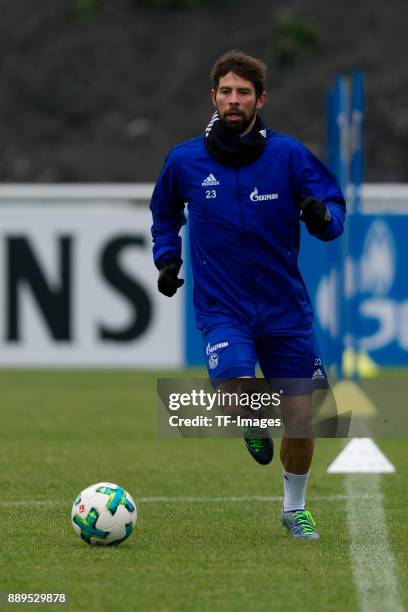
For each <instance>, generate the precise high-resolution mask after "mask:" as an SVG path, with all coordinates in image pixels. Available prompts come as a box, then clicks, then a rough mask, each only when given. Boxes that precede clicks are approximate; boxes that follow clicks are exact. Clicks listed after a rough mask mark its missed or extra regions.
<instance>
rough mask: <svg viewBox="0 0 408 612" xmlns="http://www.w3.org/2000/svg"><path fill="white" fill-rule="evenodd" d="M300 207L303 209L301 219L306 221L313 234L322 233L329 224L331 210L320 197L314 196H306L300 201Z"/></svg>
mask: <svg viewBox="0 0 408 612" xmlns="http://www.w3.org/2000/svg"><path fill="white" fill-rule="evenodd" d="M300 209H301V211H302V216H301V218H300V220H301V221H304V223H305V224H306V227H307V229H308V230H309V232H310V233H311V234H320V233H321V232H323V230H325V229H326V227H327V226H328V225H329V223H330V220H331V214H330V210H329V209H328V208H327V206H326V204H324V202H322V201H321V200H319V198H314V197H313V196H309V197H308V198H305V199H304V200H302V202H301V203H300Z"/></svg>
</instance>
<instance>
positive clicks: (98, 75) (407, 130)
mask: <svg viewBox="0 0 408 612" xmlns="http://www.w3.org/2000/svg"><path fill="white" fill-rule="evenodd" d="M175 5H176V6H175ZM407 17H408V5H407V4H406V2H404V1H403V0H392V1H391V2H383V1H381V2H380V0H365V1H364V0H363V1H361V0H360V2H356V1H355V0H354V1H351V0H343V1H342V2H341V3H335V2H328V1H327V0H307V1H306V0H286V1H285V2H281V1H277V0H256V2H252V3H250V2H248V0H245V1H241V0H234V1H232V0H218V1H216V0H213V1H211V0H201V1H200V0H178V1H175V0H145V1H138V0H114V1H113V0H110V1H108V0H41V2H36V3H34V2H32V0H13V2H12V3H11V2H9V1H8V0H0V79H1V80H0V83H1V88H0V180H1V181H3V182H4V181H7V182H9V181H13V182H26V181H47V182H87V181H97V182H98V181H125V182H133V181H151V180H154V179H155V178H156V176H157V173H158V171H159V169H160V166H161V164H162V160H163V157H164V156H165V154H166V152H167V151H168V149H169V148H170V147H171V146H172V145H173V144H175V143H176V142H178V141H180V140H183V139H185V138H188V137H191V136H194V135H196V134H198V133H200V132H201V131H202V130H203V129H204V127H205V124H206V122H207V120H208V117H209V115H210V113H211V112H212V107H211V104H210V101H209V95H208V91H209V79H208V73H209V69H210V67H211V64H212V63H213V61H214V59H215V58H216V57H217V56H218V55H219V54H221V53H223V52H224V51H226V50H228V49H231V48H240V49H242V50H244V51H246V52H247V53H250V54H253V55H256V56H258V57H262V58H263V59H265V60H266V61H267V62H268V65H269V80H268V90H269V93H270V97H269V103H268V105H267V107H266V109H265V111H264V112H263V117H264V119H265V120H266V122H267V123H268V125H269V126H270V127H272V128H273V129H275V130H276V131H280V132H286V133H289V134H291V135H293V136H295V137H297V138H300V139H301V140H303V141H304V142H305V143H306V144H307V145H308V146H309V147H310V148H311V149H312V150H313V151H314V152H315V153H317V154H318V155H319V156H321V157H322V158H324V157H325V121H324V91H325V88H327V87H328V86H329V85H331V84H332V82H333V80H334V77H335V75H336V74H337V73H339V72H347V73H348V72H351V71H352V70H354V69H357V68H359V69H362V70H364V72H365V76H366V92H367V119H366V180H368V181H372V182H373V181H376V182H377V181H408V164H407V162H406V156H407V151H408V100H407V97H408V95H407V94H408V62H406V59H405V58H406V48H405V47H406V36H407V29H408V26H407V24H408V19H407Z"/></svg>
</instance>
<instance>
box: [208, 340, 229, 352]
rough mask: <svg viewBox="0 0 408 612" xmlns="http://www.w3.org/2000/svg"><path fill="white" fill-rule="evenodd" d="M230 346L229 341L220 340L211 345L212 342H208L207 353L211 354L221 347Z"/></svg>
mask: <svg viewBox="0 0 408 612" xmlns="http://www.w3.org/2000/svg"><path fill="white" fill-rule="evenodd" d="M227 346H228V342H218V344H213V345H211V344H210V343H208V344H207V349H206V351H207V355H211V353H213V352H214V351H218V350H220V349H223V348H226V347H227Z"/></svg>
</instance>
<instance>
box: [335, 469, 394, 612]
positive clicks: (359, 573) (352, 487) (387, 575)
mask: <svg viewBox="0 0 408 612" xmlns="http://www.w3.org/2000/svg"><path fill="white" fill-rule="evenodd" d="M345 485H346V493H347V495H346V499H347V520H348V525H349V531H350V557H351V563H352V568H353V575H354V582H355V585H356V589H357V593H358V598H359V603H360V609H361V611H362V612H377V611H378V612H380V611H381V612H404V610H405V607H404V606H403V604H402V602H401V599H400V595H399V590H398V579H397V571H396V561H395V558H394V555H393V552H392V550H391V548H390V545H389V541H388V530H387V522H386V518H385V512H384V507H383V496H382V492H381V484H380V475H379V474H370V475H367V474H347V476H346V479H345ZM372 499H375V503H373V501H372Z"/></svg>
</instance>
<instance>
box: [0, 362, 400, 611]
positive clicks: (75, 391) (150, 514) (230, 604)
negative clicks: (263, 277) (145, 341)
mask: <svg viewBox="0 0 408 612" xmlns="http://www.w3.org/2000/svg"><path fill="white" fill-rule="evenodd" d="M166 374H167V375H172V376H174V373H168V372H167V373H164V372H160V373H159V372H153V373H146V372H131V371H98V372H95V371H79V372H77V371H52V372H51V371H40V372H18V371H16V372H2V373H1V375H0V390H1V399H2V408H1V415H0V461H1V463H0V465H1V471H0V481H1V492H2V495H1V499H0V513H1V523H0V524H1V543H0V591H13V592H31V593H34V592H35V593H44V592H54V593H56V592H66V593H67V594H68V596H69V598H70V604H69V608H70V609H73V610H87V611H93V610H99V611H100V610H102V611H104V610H115V612H117V611H122V610H129V609H130V610H134V609H141V610H155V611H156V610H169V611H171V610H177V611H178V610H180V611H194V612H196V611H197V612H198V611H204V610H208V611H209V610H217V611H218V610H227V611H229V610H246V609H249V610H253V611H270V610H277V611H279V610H282V611H285V612H288V611H289V610H291V609H293V610H295V609H302V610H306V611H309V610H310V611H316V610H322V611H323V610H324V611H330V610H333V611H344V610H347V611H348V612H352V611H354V610H359V609H360V605H359V599H358V593H357V589H356V587H355V583H354V581H353V575H352V566H351V557H350V535H349V530H348V525H347V516H346V513H345V508H346V496H345V488H344V476H342V475H338V474H336V475H329V474H327V473H326V468H327V466H328V465H329V463H330V462H331V461H332V460H333V459H334V458H335V456H336V455H337V454H338V452H339V451H340V449H341V448H342V445H343V442H342V441H341V440H320V441H318V444H317V449H316V455H315V460H314V464H313V470H312V476H311V479H310V484H309V489H308V507H309V508H310V509H311V510H312V511H313V514H314V516H315V518H316V519H317V522H318V527H319V530H320V532H321V535H322V539H321V541H319V542H296V541H292V540H290V539H289V538H288V536H287V535H286V533H285V531H284V530H283V528H282V527H281V526H280V523H279V512H280V507H281V500H280V499H279V497H280V496H281V495H282V483H281V466H280V463H279V461H278V460H277V459H275V460H274V462H273V463H272V465H271V466H265V467H264V466H259V465H257V464H256V463H255V462H254V461H253V460H252V459H251V457H250V456H249V454H248V453H247V451H246V450H245V448H244V445H243V442H242V441H241V440H238V439H229V440H223V439H203V438H200V439H191V438H190V439H169V438H163V437H161V438H160V437H158V436H157V433H156V379H157V377H158V376H164V375H166ZM379 445H380V446H381V448H382V449H383V450H384V452H385V453H386V454H387V456H388V458H389V459H390V460H391V461H392V462H393V463H394V465H395V466H396V468H397V472H396V473H395V474H389V475H388V474H387V475H384V476H383V477H382V480H381V483H382V491H383V495H384V507H385V511H386V518H387V529H388V535H389V542H390V546H391V549H392V552H393V554H394V557H395V560H396V573H397V579H398V581H399V589H400V595H401V599H402V601H403V603H404V604H405V605H406V606H407V605H408V592H407V585H406V576H407V575H408V561H407V548H408V546H407V545H408V523H407V521H406V520H404V519H403V516H402V513H404V512H405V509H406V508H407V507H408V493H407V486H406V485H407V468H408V453H407V449H406V441H405V440H402V439H401V440H384V441H380V442H379ZM276 454H278V452H277V453H276ZM99 481H112V482H117V483H118V484H121V485H122V486H124V487H125V488H127V489H128V490H129V491H130V493H131V494H132V496H133V497H134V499H135V501H136V504H137V506H138V511H139V518H138V521H137V523H136V529H135V531H134V534H133V535H132V537H131V538H130V540H128V541H127V542H125V543H124V544H122V545H121V546H119V547H116V548H115V547H111V548H106V549H105V548H100V547H90V546H87V545H86V544H85V543H83V542H82V541H81V540H80V539H79V538H78V537H77V536H76V535H75V533H74V531H73V529H72V527H71V524H70V510H71V505H72V502H73V499H74V498H75V496H76V495H77V493H79V492H80V491H81V490H82V489H83V488H85V487H86V486H88V485H89V484H92V483H94V482H99ZM262 497H276V498H278V499H275V500H265V499H262ZM233 498H239V499H233ZM373 512H375V502H373ZM373 537H374V538H375V534H373ZM369 562H370V560H369V559H367V563H369ZM48 608H51V609H54V608H55V609H61V606H48Z"/></svg>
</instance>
